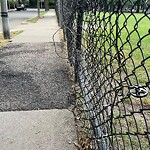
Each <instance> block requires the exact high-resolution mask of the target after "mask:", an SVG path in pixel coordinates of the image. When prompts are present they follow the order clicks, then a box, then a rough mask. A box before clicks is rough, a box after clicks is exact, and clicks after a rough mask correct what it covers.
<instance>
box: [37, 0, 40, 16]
mask: <svg viewBox="0 0 150 150" xmlns="http://www.w3.org/2000/svg"><path fill="white" fill-rule="evenodd" d="M37 9H38V17H39V18H40V0H37Z"/></svg>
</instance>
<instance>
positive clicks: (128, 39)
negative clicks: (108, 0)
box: [82, 12, 150, 150]
mask: <svg viewBox="0 0 150 150" xmlns="http://www.w3.org/2000/svg"><path fill="white" fill-rule="evenodd" d="M96 15H97V17H96V18H94V17H93V16H94V14H93V13H92V12H86V13H85V15H84V20H85V23H84V24H83V28H84V29H83V40H82V45H83V49H84V53H85V55H88V56H89V57H88V59H87V60H86V61H87V62H88V63H89V64H90V63H93V60H94V63H95V61H97V63H95V64H99V66H100V67H99V68H100V71H101V70H102V69H103V72H102V73H101V72H99V70H98V69H97V70H95V72H94V74H96V73H97V74H98V73H99V76H100V78H105V76H104V75H103V74H105V75H106V76H107V78H105V79H108V77H110V78H111V79H112V80H111V82H112V88H114V89H115V88H116V85H117V82H115V81H118V82H121V83H122V85H124V87H125V88H123V89H122V90H123V93H124V94H127V93H128V92H129V89H128V88H127V87H128V85H127V83H128V84H129V83H130V84H131V85H136V84H138V85H141V86H146V84H147V83H148V82H149V81H150V79H149V77H150V15H147V16H144V14H142V13H141V14H140V13H139V14H137V13H133V14H130V13H123V14H114V13H108V12H106V13H104V12H98V13H97V14H96ZM116 20H117V21H116ZM118 53H119V56H120V59H121V62H120V63H118V59H119V57H118ZM93 67H94V66H93ZM101 74H102V75H101ZM101 80H104V79H101ZM106 83H107V82H106ZM114 83H115V84H114ZM113 84H114V85H113ZM121 98H122V99H121ZM121 98H120V97H118V99H117V100H116V101H118V104H116V106H115V107H114V110H113V112H114V121H113V124H114V129H113V130H114V131H115V133H116V134H118V136H116V137H117V139H115V138H114V143H117V142H118V143H119V145H120V149H123V145H124V144H125V145H126V148H127V149H129V150H130V149H132V148H131V143H132V144H133V148H134V149H139V141H138V138H139V139H140V141H141V145H142V148H143V149H148V147H149V145H148V140H147V137H146V136H144V135H139V136H136V135H132V134H131V135H128V134H126V132H130V133H136V132H140V133H143V134H144V133H145V132H146V131H147V128H146V123H147V124H149V123H150V116H149V113H150V112H149V111H147V112H146V111H145V112H143V113H144V116H145V118H146V119H147V120H146V122H145V120H144V118H143V116H142V113H141V116H140V113H139V114H138V113H137V114H136V113H135V114H133V115H131V112H132V111H133V112H134V111H140V109H143V108H145V109H149V108H150V92H149V94H148V95H147V96H146V97H144V98H141V99H140V98H135V97H133V96H130V98H128V97H126V95H124V97H121ZM119 100H120V101H119ZM133 108H134V109H133ZM127 114H128V115H130V117H129V116H126V115H127ZM124 115H125V116H126V117H123V116H124ZM121 117H122V118H121ZM127 123H128V125H127ZM136 125H137V126H138V129H137V126H136ZM137 130H138V131H137ZM148 130H150V125H148ZM121 132H123V133H124V135H123V136H121V135H119V134H120V133H121ZM123 139H124V143H123ZM115 140H116V142H115Z"/></svg>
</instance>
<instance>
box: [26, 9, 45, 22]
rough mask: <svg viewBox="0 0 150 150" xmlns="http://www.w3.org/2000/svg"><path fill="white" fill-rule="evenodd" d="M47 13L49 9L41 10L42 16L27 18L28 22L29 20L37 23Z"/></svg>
mask: <svg viewBox="0 0 150 150" xmlns="http://www.w3.org/2000/svg"><path fill="white" fill-rule="evenodd" d="M46 13H47V11H44V12H41V13H40V17H38V16H37V17H34V18H31V19H27V20H26V22H29V23H37V21H38V20H39V19H42V18H44V15H45V14H46Z"/></svg>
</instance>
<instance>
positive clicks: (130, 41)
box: [57, 0, 150, 150]
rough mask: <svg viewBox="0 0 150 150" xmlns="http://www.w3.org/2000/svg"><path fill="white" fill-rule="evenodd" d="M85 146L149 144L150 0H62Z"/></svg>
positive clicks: (60, 7)
mask: <svg viewBox="0 0 150 150" xmlns="http://www.w3.org/2000/svg"><path fill="white" fill-rule="evenodd" d="M57 10H58V11H57V14H58V16H59V22H60V25H61V27H62V28H63V31H64V35H65V39H66V42H67V50H68V56H69V60H70V62H71V64H73V65H74V68H75V75H76V81H77V83H78V85H79V88H78V90H77V93H76V98H77V100H76V102H77V107H76V110H77V112H78V117H77V120H78V122H80V124H81V129H82V131H83V132H84V135H82V136H83V137H82V138H85V139H86V140H83V141H86V143H85V144H83V141H81V145H82V146H83V147H84V148H85V149H94V150H97V149H99V150H100V149H104V150H105V149H119V150H122V149H127V150H129V149H135V150H137V149H149V147H150V94H149V89H150V44H149V42H150V1H149V0H58V1H57Z"/></svg>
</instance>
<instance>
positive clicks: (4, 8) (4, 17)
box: [1, 0, 10, 39]
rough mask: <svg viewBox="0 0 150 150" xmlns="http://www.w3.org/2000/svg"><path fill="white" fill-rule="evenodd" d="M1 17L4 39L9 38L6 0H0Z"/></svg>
mask: <svg viewBox="0 0 150 150" xmlns="http://www.w3.org/2000/svg"><path fill="white" fill-rule="evenodd" d="M1 17H2V26H3V36H4V39H10V29H9V19H8V8H7V0H1Z"/></svg>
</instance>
